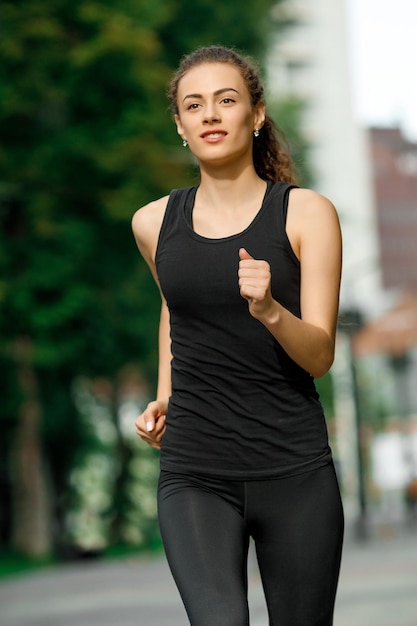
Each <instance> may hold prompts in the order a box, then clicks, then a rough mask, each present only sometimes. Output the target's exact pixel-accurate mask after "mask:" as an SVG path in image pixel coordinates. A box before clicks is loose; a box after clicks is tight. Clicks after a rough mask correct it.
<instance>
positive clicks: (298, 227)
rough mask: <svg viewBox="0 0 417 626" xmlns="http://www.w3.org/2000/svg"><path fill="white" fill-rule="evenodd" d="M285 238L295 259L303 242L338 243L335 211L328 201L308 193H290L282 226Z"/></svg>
mask: <svg viewBox="0 0 417 626" xmlns="http://www.w3.org/2000/svg"><path fill="white" fill-rule="evenodd" d="M286 230H287V235H288V238H289V240H290V243H291V245H292V247H293V249H294V252H295V253H296V255H297V257H298V258H300V255H301V245H302V243H303V244H304V246H305V243H306V242H312V243H313V244H314V243H317V242H318V241H320V242H321V243H322V244H324V242H325V241H327V240H333V241H335V242H336V241H339V242H340V240H341V234H340V224H339V218H338V215H337V211H336V208H335V207H334V205H333V204H332V202H330V200H329V199H328V198H326V197H325V196H322V195H321V194H319V193H317V192H316V191H313V190H312V189H291V191H290V195H289V201H288V215H287V224H286Z"/></svg>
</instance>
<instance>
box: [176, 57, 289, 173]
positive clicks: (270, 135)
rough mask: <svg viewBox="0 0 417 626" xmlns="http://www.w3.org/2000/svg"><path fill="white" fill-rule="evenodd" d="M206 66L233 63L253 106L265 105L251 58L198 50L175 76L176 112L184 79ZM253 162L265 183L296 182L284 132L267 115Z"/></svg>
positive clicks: (256, 144) (257, 74) (180, 67)
mask: <svg viewBox="0 0 417 626" xmlns="http://www.w3.org/2000/svg"><path fill="white" fill-rule="evenodd" d="M202 63H230V64H231V65H234V66H235V67H237V68H238V70H239V71H240V73H241V76H242V78H243V80H244V81H245V84H246V86H247V89H248V92H249V95H250V98H251V101H252V106H254V107H255V106H256V105H257V104H259V103H260V102H264V88H263V85H262V82H261V79H260V75H259V74H260V72H259V70H258V68H257V66H256V64H255V63H254V62H253V60H252V59H251V58H249V57H247V56H243V55H241V54H239V53H238V52H236V51H235V50H232V49H231V48H224V47H223V46H208V47H203V48H197V50H195V51H194V52H191V53H190V54H188V55H187V56H185V57H184V58H183V59H182V61H181V63H180V65H179V68H178V70H177V72H176V73H175V74H174V76H173V78H172V80H171V84H170V87H169V91H168V98H169V100H170V102H171V107H172V111H173V113H174V114H178V103H177V92H178V84H179V82H180V80H181V78H182V77H183V76H184V75H185V74H186V73H187V72H188V71H189V70H190V69H191V68H193V67H196V66H198V65H201V64H202ZM253 163H254V166H255V170H256V173H257V174H258V176H259V177H260V178H262V179H264V180H271V181H283V182H289V183H296V179H295V173H294V165H293V162H292V160H291V157H290V155H289V149H288V143H287V140H286V138H285V136H284V134H283V132H282V131H281V130H280V129H279V128H278V127H277V125H276V124H275V122H274V121H273V120H272V118H271V117H270V116H269V115H268V114H267V115H266V116H265V122H264V125H263V126H262V128H261V129H260V133H259V137H257V138H255V139H254V141H253Z"/></svg>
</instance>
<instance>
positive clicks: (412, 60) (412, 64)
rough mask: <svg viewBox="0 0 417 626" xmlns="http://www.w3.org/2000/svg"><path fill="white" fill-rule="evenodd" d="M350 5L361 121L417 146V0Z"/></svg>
mask: <svg viewBox="0 0 417 626" xmlns="http://www.w3.org/2000/svg"><path fill="white" fill-rule="evenodd" d="M345 3H346V13H347V23H348V44H349V58H350V66H351V73H352V97H353V105H354V109H355V112H356V116H357V118H358V119H359V121H360V122H361V123H363V124H365V125H367V126H369V125H381V126H393V125H398V126H400V127H401V128H402V130H403V131H404V134H405V135H406V136H407V137H408V138H410V139H412V140H415V141H417V0H345Z"/></svg>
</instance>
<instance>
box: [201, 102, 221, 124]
mask: <svg viewBox="0 0 417 626" xmlns="http://www.w3.org/2000/svg"><path fill="white" fill-rule="evenodd" d="M218 122H220V114H219V112H218V111H217V110H216V108H215V106H214V105H207V107H206V109H205V111H204V118H203V123H204V124H217V123H218Z"/></svg>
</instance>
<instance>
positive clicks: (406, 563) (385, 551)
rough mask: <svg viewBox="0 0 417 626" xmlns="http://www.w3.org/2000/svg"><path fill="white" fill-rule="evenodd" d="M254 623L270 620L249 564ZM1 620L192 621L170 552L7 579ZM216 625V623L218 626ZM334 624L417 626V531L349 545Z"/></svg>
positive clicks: (58, 623)
mask: <svg viewBox="0 0 417 626" xmlns="http://www.w3.org/2000/svg"><path fill="white" fill-rule="evenodd" d="M249 599H250V607H251V626H267V624H268V620H267V617H266V610H265V605H264V599H263V593H262V588H261V585H260V582H259V577H258V575H257V572H256V569H255V566H254V563H253V559H251V567H250V594H249ZM0 624H1V626H187V624H188V621H187V618H186V616H185V613H184V609H183V607H182V605H181V602H180V599H179V596H178V593H177V590H176V588H175V586H174V584H173V582H172V580H171V576H170V573H169V571H168V568H167V566H166V564H165V560H164V559H163V558H155V559H146V558H143V557H138V558H129V559H124V560H123V561H106V562H90V563H82V564H81V563H77V564H70V565H65V566H62V567H59V568H51V569H48V570H43V571H40V572H37V573H31V574H25V575H20V576H16V577H14V578H11V579H9V580H6V581H3V582H0ZM213 626H215V625H213ZM334 626H417V530H416V529H415V528H414V530H413V532H411V530H410V531H408V532H407V533H402V534H401V535H399V534H394V535H392V536H390V537H387V538H385V539H383V538H379V539H372V540H369V541H368V542H365V543H362V544H358V543H355V542H354V541H353V540H352V539H349V540H348V541H347V543H346V545H345V550H344V557H343V564H342V571H341V577H340V585H339V593H338V599H337V604H336V613H335V622H334Z"/></svg>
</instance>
